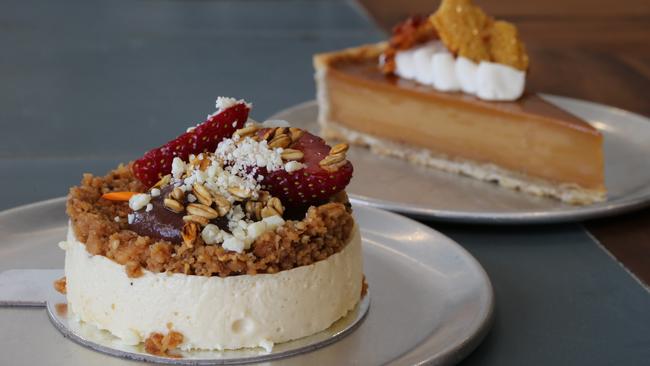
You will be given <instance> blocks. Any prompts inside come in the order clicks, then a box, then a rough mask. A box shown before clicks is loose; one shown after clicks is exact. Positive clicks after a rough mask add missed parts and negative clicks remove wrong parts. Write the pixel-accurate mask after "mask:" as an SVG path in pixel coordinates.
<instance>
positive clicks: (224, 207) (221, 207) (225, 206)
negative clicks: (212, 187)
mask: <svg viewBox="0 0 650 366" xmlns="http://www.w3.org/2000/svg"><path fill="white" fill-rule="evenodd" d="M212 198H213V199H214V203H215V204H216V205H217V212H218V213H219V216H224V215H226V214H227V213H228V211H230V208H231V207H232V204H231V203H230V201H228V200H227V199H226V197H224V196H222V195H220V194H215V195H213V196H212Z"/></svg>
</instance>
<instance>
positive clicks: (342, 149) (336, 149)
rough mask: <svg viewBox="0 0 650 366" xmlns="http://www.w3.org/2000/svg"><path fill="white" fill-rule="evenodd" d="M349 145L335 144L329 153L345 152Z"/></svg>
mask: <svg viewBox="0 0 650 366" xmlns="http://www.w3.org/2000/svg"><path fill="white" fill-rule="evenodd" d="M349 148H350V146H349V145H348V144H345V143H343V144H336V145H334V147H332V149H331V150H330V155H336V154H340V153H346V152H347V151H348V149H349Z"/></svg>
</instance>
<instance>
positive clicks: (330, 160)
mask: <svg viewBox="0 0 650 366" xmlns="http://www.w3.org/2000/svg"><path fill="white" fill-rule="evenodd" d="M344 160H345V154H334V155H327V156H326V157H325V158H324V159H323V160H321V161H320V162H319V163H318V165H320V166H321V167H325V166H328V165H334V164H337V163H340V162H342V161H344Z"/></svg>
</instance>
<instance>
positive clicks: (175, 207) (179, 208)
mask: <svg viewBox="0 0 650 366" xmlns="http://www.w3.org/2000/svg"><path fill="white" fill-rule="evenodd" d="M163 204H164V205H165V207H167V208H168V209H169V210H171V211H173V212H176V213H180V212H183V210H185V207H183V205H182V204H181V203H180V202H178V201H176V200H175V199H173V198H165V200H164V201H163Z"/></svg>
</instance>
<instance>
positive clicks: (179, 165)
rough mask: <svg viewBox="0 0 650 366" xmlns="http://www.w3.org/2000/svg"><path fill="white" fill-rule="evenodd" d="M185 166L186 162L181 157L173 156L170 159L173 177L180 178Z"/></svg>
mask: <svg viewBox="0 0 650 366" xmlns="http://www.w3.org/2000/svg"><path fill="white" fill-rule="evenodd" d="M185 168H186V164H185V162H184V161H183V159H181V158H179V157H174V160H172V176H173V177H174V178H180V177H181V176H182V175H183V173H185Z"/></svg>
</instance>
